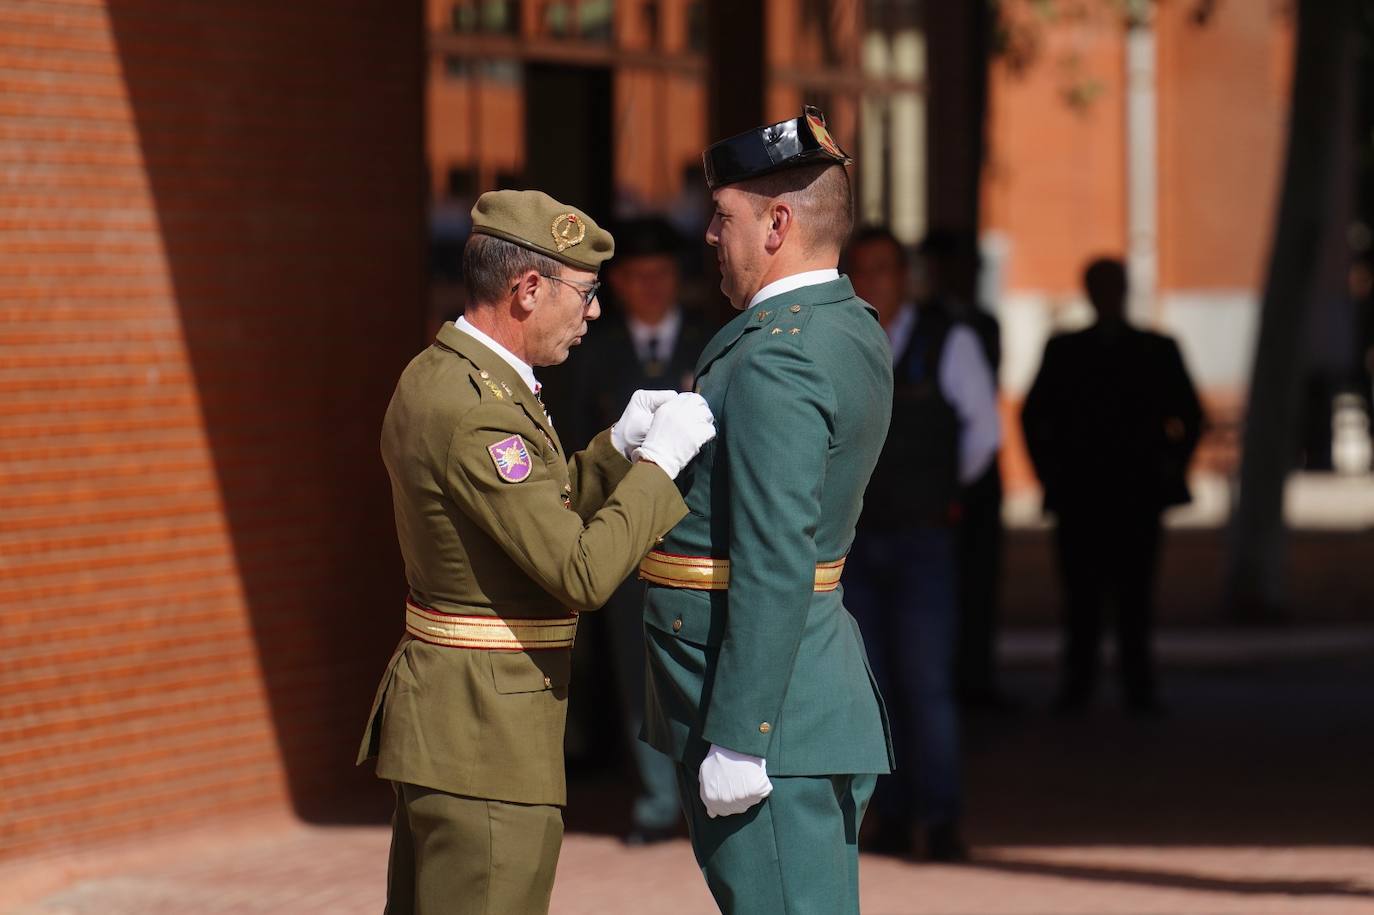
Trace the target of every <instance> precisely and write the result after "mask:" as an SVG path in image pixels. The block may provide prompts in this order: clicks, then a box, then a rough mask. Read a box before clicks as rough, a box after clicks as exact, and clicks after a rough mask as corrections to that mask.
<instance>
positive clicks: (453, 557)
mask: <svg viewBox="0 0 1374 915" xmlns="http://www.w3.org/2000/svg"><path fill="white" fill-rule="evenodd" d="M513 436H519V439H520V443H519V444H520V445H523V448H524V451H525V457H526V459H527V463H525V466H519V465H520V464H521V463H522V462H521V461H519V460H517V461H516V465H517V467H518V472H512V471H511V469H510V467H509V466H507V468H506V470H505V471H504V472H503V469H502V464H501V462H500V461H499V460H498V458H501V456H502V454H503V449H500V448H495V447H494V446H496V445H501V444H506V445H507V447H509V442H508V440H509V439H511V437H513ZM381 444H382V458H383V460H384V462H385V463H386V468H387V472H388V474H389V475H390V477H391V486H392V497H393V504H394V507H395V515H396V531H397V536H398V538H399V540H400V546H401V554H402V557H403V558H404V560H405V568H406V579H407V581H408V582H409V585H410V599H411V600H412V601H413V602H415V603H418V604H420V605H422V606H424V607H428V608H432V609H433V610H437V611H440V612H442V613H450V614H462V615H469V616H479V617H501V618H503V619H505V620H527V619H558V618H563V619H566V618H567V617H568V616H569V614H570V612H573V611H580V610H590V609H594V608H596V607H599V606H601V605H602V604H603V603H605V601H606V599H607V597H609V596H610V594H611V592H612V591H614V590H615V588H616V586H617V585H619V584H620V582H621V581H623V580H624V579H625V577H626V576H627V575H629V574H630V573H631V572H632V571H633V569H634V568H635V565H636V564H637V563H638V562H639V560H640V559H641V558H642V557H643V556H644V555H645V553H647V552H648V551H649V549H650V548H651V547H652V546H653V545H654V543H655V541H656V540H657V538H659V537H660V536H661V535H663V534H664V532H665V531H667V530H668V529H669V528H671V527H672V525H673V524H674V523H676V522H677V521H678V520H679V519H680V518H682V517H683V515H684V514H685V513H686V507H685V505H684V503H683V500H682V497H681V496H680V494H679V492H678V490H677V488H676V486H674V484H673V481H672V480H671V479H670V478H669V477H668V476H667V474H665V473H664V472H663V470H662V469H660V468H658V467H656V466H652V465H648V464H641V465H633V466H632V465H631V464H630V462H629V461H627V460H626V459H625V458H624V457H623V456H622V455H621V454H620V453H619V452H618V451H617V450H616V449H615V448H614V446H612V445H611V443H610V435H609V432H606V433H603V434H601V435H599V436H597V438H596V439H595V440H594V441H593V442H592V444H591V446H590V447H589V448H588V449H587V450H586V451H585V452H582V453H580V454H577V455H575V456H573V458H572V459H571V460H568V459H566V458H565V457H564V454H563V450H562V446H561V445H560V443H559V441H558V436H557V433H556V432H555V431H554V429H553V425H552V423H551V422H550V421H549V419H548V418H547V416H546V415H545V414H544V411H543V409H542V407H541V406H540V405H539V403H538V402H537V400H536V399H535V397H534V396H533V394H532V393H531V392H530V390H529V388H528V387H527V386H526V385H525V382H524V381H522V380H521V378H520V377H519V375H518V374H517V373H516V372H515V371H514V369H512V368H511V367H510V365H508V364H507V363H506V362H505V361H504V360H502V359H501V358H500V357H499V356H497V354H496V353H494V352H492V351H491V350H490V349H489V348H488V347H486V346H484V345H482V344H481V343H479V342H478V341H477V340H476V339H475V338H473V337H471V336H470V335H468V334H465V333H463V332H462V331H461V330H459V329H458V328H457V327H455V326H453V325H452V324H448V325H445V326H444V327H443V329H442V330H441V331H440V332H439V336H438V339H437V340H436V342H435V343H434V345H433V346H431V347H429V348H428V349H427V350H425V351H424V352H423V353H421V354H420V355H419V356H417V357H416V358H415V359H414V360H413V361H412V362H411V363H410V365H409V366H408V367H407V368H406V370H405V371H404V372H403V373H402V375H401V379H400V381H399V383H398V384H397V387H396V393H395V394H394V396H393V397H392V400H391V404H390V406H389V407H388V409H387V413H386V419H385V421H384V423H383V426H382V443H381ZM517 450H518V448H517ZM517 457H518V456H517ZM507 464H509V462H507ZM517 477H518V479H515V478H517ZM393 612H396V613H397V614H398V615H399V614H400V613H401V612H402V606H401V601H399V600H398V601H397V607H396V608H395V609H394V611H393ZM571 654H572V650H571V648H570V647H560V648H544V649H531V650H502V651H492V650H482V649H474V648H455V647H447V646H443V645H436V644H430V643H429V642H427V641H422V640H421V639H418V638H413V637H411V636H410V635H409V634H407V635H406V636H404V637H403V638H402V639H401V642H400V645H399V646H398V647H397V649H396V651H395V653H394V654H393V656H392V658H391V661H390V663H389V664H388V665H387V668H386V673H385V675H384V676H383V677H382V682H381V685H380V687H379V688H378V690H377V698H376V700H375V702H374V703H373V707H372V712H371V715H370V716H369V718H368V725H367V728H366V732H365V733H364V735H363V740H362V747H361V749H360V751H359V754H358V762H359V763H361V762H363V761H364V760H365V759H368V758H370V757H372V756H377V757H378V762H377V774H378V776H379V777H381V778H385V779H389V780H391V781H393V782H404V783H409V784H412V785H419V786H423V787H426V788H433V789H437V790H440V791H445V792H449V793H451V794H458V795H466V796H470V797H478V798H487V799H492V800H500V801H509V802H514V803H520V804H554V805H561V804H564V803H565V802H566V791H565V784H564V773H563V727H564V720H565V714H566V703H567V685H568V678H569V666H570V659H571Z"/></svg>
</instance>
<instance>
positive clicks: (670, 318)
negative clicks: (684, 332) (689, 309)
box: [625, 308, 682, 349]
mask: <svg viewBox="0 0 1374 915" xmlns="http://www.w3.org/2000/svg"><path fill="white" fill-rule="evenodd" d="M625 326H626V328H628V329H629V331H630V338H631V339H633V340H634V342H635V346H637V347H643V346H648V344H649V341H650V340H652V339H657V340H658V341H659V346H660V347H666V348H669V349H671V347H670V346H669V344H670V343H671V342H672V341H674V340H676V339H677V332H678V329H679V328H681V327H682V311H681V310H680V309H677V308H674V309H673V310H672V311H670V312H668V314H667V315H666V316H665V317H664V318H663V320H662V321H660V322H658V323H657V324H645V323H644V322H643V321H636V320H635V319H634V318H633V317H631V316H630V315H626V316H625Z"/></svg>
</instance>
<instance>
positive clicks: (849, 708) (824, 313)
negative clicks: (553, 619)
mask: <svg viewBox="0 0 1374 915" xmlns="http://www.w3.org/2000/svg"><path fill="white" fill-rule="evenodd" d="M889 352H890V350H889V345H888V342H887V335H886V334H885V333H884V332H883V329H882V326H881V325H880V324H879V322H878V319H877V314H876V312H874V311H873V309H871V308H870V307H868V306H867V305H866V304H865V303H864V302H862V301H861V300H860V299H858V298H856V297H855V295H854V288H853V286H852V285H850V282H849V280H848V278H846V277H843V276H841V277H840V278H839V279H836V280H832V281H830V282H826V283H820V284H816V285H812V286H806V287H803V288H801V289H796V290H793V291H791V292H785V293H782V294H781V295H778V296H774V297H772V298H769V299H767V300H765V301H763V302H761V303H756V304H755V305H754V306H753V307H751V308H750V309H749V310H748V311H746V312H745V313H743V314H741V315H739V316H738V317H737V318H735V319H734V320H733V321H731V322H730V323H729V324H727V325H726V326H725V327H724V328H723V329H722V330H721V331H720V332H719V333H718V334H717V335H716V336H715V338H714V339H713V340H712V341H711V343H710V344H708V346H707V347H706V350H705V352H703V354H702V357H701V360H700V362H699V363H698V367H697V386H698V389H699V391H700V393H701V395H702V396H703V397H705V399H706V401H707V403H708V404H710V406H711V410H712V412H713V413H714V414H715V417H716V428H717V435H716V438H715V440H714V441H712V442H710V443H708V444H707V445H706V446H705V448H703V449H702V451H701V453H700V454H699V455H698V457H697V460H696V462H695V463H694V464H693V465H691V466H690V467H689V468H688V470H687V471H685V472H684V474H683V475H681V476H680V477H679V485H681V486H684V488H685V497H686V501H687V507H688V510H689V514H688V516H687V517H686V518H685V519H684V520H683V521H682V522H681V523H680V524H678V525H677V527H675V528H673V530H672V532H671V533H670V534H669V535H668V537H667V539H666V542H665V543H664V544H663V545H662V546H661V548H660V549H661V550H662V551H664V552H666V553H672V554H679V555H684V556H706V557H713V558H716V559H728V560H729V561H730V571H729V576H730V578H729V589H728V590H715V591H708V590H691V589H679V588H671V587H663V586H659V585H654V584H651V585H650V586H649V587H648V589H647V592H646V598H645V633H646V638H647V645H648V655H649V674H650V676H649V687H648V697H647V708H646V714H645V735H644V736H645V739H647V740H648V741H649V742H650V743H651V744H652V745H653V746H655V747H656V748H658V749H659V750H661V751H663V752H664V753H667V754H669V755H670V756H672V757H673V758H675V759H677V760H679V761H683V762H687V761H690V762H689V765H690V763H695V762H699V761H700V759H701V756H702V755H703V754H704V752H705V744H710V743H715V744H718V745H720V746H723V747H727V748H729V749H732V750H735V751H738V752H741V753H748V754H752V755H754V756H762V757H765V758H766V759H767V760H768V774H769V775H770V776H774V775H826V774H841V773H851V774H857V773H885V772H888V771H890V769H891V765H892V753H891V742H890V740H889V739H888V726H887V718H886V714H885V712H884V710H883V706H882V699H881V697H880V696H879V694H878V690H877V687H876V686H875V685H874V683H873V678H872V675H871V673H870V672H869V669H868V661H867V657H866V655H865V653H864V647H863V641H862V638H861V636H860V635H859V630H858V626H857V624H856V623H855V622H854V618H853V617H852V616H850V614H849V613H848V612H847V611H846V610H845V609H844V604H843V593H844V592H843V590H842V589H837V590H834V591H830V592H817V591H816V590H814V589H815V576H816V565H817V563H824V562H830V561H834V560H838V559H841V558H842V557H844V555H845V553H846V552H847V551H848V549H849V546H850V543H851V542H852V541H853V538H854V526H855V523H856V522H857V520H858V517H859V511H860V508H861V506H862V497H863V492H864V487H865V486H866V485H867V483H868V479H869V476H870V475H871V474H872V472H873V468H874V465H875V464H876V463H877V461H878V454H879V452H880V451H881V450H882V446H883V440H884V438H885V437H886V435H887V427H888V422H889V419H890V417H891V415H892V368H891V356H890V355H889ZM875 496H877V497H879V498H881V496H882V494H881V493H877V494H875Z"/></svg>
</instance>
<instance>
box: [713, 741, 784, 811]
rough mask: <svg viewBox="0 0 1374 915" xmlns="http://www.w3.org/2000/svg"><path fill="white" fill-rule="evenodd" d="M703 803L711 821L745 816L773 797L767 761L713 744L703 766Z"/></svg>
mask: <svg viewBox="0 0 1374 915" xmlns="http://www.w3.org/2000/svg"><path fill="white" fill-rule="evenodd" d="M700 781H701V802H702V803H703V804H705V805H706V813H707V815H708V816H711V817H728V816H730V815H732V814H736V813H744V811H746V810H748V809H749V808H750V807H753V806H754V805H755V804H757V803H759V802H761V801H762V800H763V799H764V798H766V797H768V795H770V794H772V793H773V783H772V782H770V781H769V780H768V761H767V760H765V759H764V758H763V757H761V756H750V755H748V754H747V753H736V752H735V751H734V750H727V749H725V747H718V746H716V745H715V744H711V752H709V753H707V754H706V758H705V759H704V760H702V762H701V772H700Z"/></svg>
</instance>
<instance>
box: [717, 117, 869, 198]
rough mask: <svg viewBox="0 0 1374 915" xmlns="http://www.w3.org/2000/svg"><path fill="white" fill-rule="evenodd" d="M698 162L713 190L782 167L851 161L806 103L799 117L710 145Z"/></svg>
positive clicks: (822, 119) (841, 163) (821, 119)
mask: <svg viewBox="0 0 1374 915" xmlns="http://www.w3.org/2000/svg"><path fill="white" fill-rule="evenodd" d="M701 161H702V165H703V166H705V169H706V184H707V185H708V186H709V187H710V188H711V189H712V190H715V189H716V188H718V187H722V186H724V185H726V184H733V183H734V182H736V181H743V180H745V179H746V178H757V177H758V176H759V175H766V174H768V173H769V172H776V171H780V170H782V169H784V168H795V167H796V166H799V165H815V164H819V163H825V162H833V163H837V164H839V165H848V164H849V163H851V162H853V161H854V160H853V159H852V158H851V157H850V156H849V154H848V153H846V152H845V151H844V150H842V149H840V146H839V144H838V143H836V142H835V140H834V138H833V137H831V136H830V131H828V130H826V129H825V115H824V114H821V110H820V109H819V108H816V107H815V106H813V105H807V106H806V108H805V109H804V110H803V112H802V116H801V117H799V118H788V119H787V120H785V121H779V122H778V123H777V124H769V125H768V126H766V127H756V128H754V129H753V130H746V131H745V132H744V133H741V134H738V135H736V136H733V137H731V138H730V139H728V140H721V141H720V142H719V143H713V144H711V145H710V146H708V147H707V148H706V152H704V153H702V154H701Z"/></svg>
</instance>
